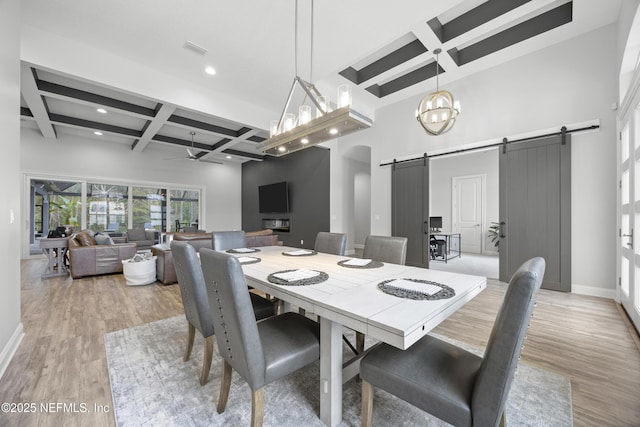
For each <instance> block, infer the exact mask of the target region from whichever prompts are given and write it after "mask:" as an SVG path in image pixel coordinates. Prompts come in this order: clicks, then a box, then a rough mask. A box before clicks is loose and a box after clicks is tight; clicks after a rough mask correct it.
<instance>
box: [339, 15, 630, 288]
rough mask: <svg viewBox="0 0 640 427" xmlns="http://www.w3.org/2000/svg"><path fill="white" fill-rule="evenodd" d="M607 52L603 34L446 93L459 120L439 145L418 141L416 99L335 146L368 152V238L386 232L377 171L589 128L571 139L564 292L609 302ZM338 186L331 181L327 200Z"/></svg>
mask: <svg viewBox="0 0 640 427" xmlns="http://www.w3.org/2000/svg"><path fill="white" fill-rule="evenodd" d="M616 42H617V27H616V26H615V25H609V26H606V27H603V28H601V29H598V30H595V31H592V32H590V33H587V34H585V35H583V36H581V37H578V38H575V39H572V40H569V41H566V42H562V43H559V44H556V45H553V46H549V47H548V48H546V49H544V50H541V51H538V52H535V53H532V54H530V55H527V56H526V57H523V58H518V59H516V60H513V61H510V62H508V63H505V64H502V65H500V66H498V67H495V68H493V69H489V70H486V71H483V72H481V73H478V74H476V75H473V76H470V77H467V78H465V79H463V80H459V81H456V82H453V83H451V84H448V85H447V87H445V88H444V89H447V90H449V91H451V92H452V93H453V94H454V96H455V97H456V99H458V100H460V102H461V103H462V114H461V116H460V118H459V120H458V122H457V123H456V125H455V126H454V128H453V129H452V130H451V131H450V132H449V133H447V134H445V135H441V136H439V137H429V136H427V135H426V134H425V133H424V131H422V129H421V127H420V126H419V124H418V123H416V120H415V109H416V106H417V105H418V102H419V100H420V99H419V97H416V98H414V99H409V100H406V101H402V102H399V103H397V104H394V105H392V106H389V107H387V108H384V109H381V110H378V111H377V112H376V122H375V123H374V125H373V127H372V128H370V129H368V130H365V131H362V132H359V133H355V134H352V135H348V136H346V137H343V138H341V140H340V141H338V142H337V143H335V144H336V145H337V146H340V145H343V144H344V145H357V144H360V145H369V146H371V148H372V150H371V163H372V170H371V188H372V197H371V199H372V200H371V209H372V222H371V228H372V233H374V234H390V232H391V169H390V167H378V166H376V165H378V164H380V163H381V162H383V161H388V160H391V159H393V158H403V157H411V156H416V155H421V154H422V153H424V152H427V153H433V152H435V151H437V150H442V149H451V148H454V147H459V146H461V145H465V144H471V143H475V142H479V141H491V142H499V141H500V140H501V139H502V137H505V136H506V137H510V136H512V135H519V134H523V133H528V132H534V131H537V130H541V129H549V128H556V129H558V130H559V128H560V127H561V126H562V125H565V124H573V123H579V122H584V121H588V120H593V119H599V120H600V126H601V127H600V130H599V131H598V132H594V133H590V134H583V135H574V136H573V145H572V252H573V253H572V278H573V284H574V290H579V291H581V292H587V293H593V294H598V295H605V296H609V297H613V296H614V295H615V282H616V279H615V250H614V248H615V245H616V232H615V223H616V213H615V194H616V159H615V144H616V138H615V135H616V123H615V111H613V110H612V109H611V104H612V103H613V102H614V101H616V99H617V93H618V92H617V88H618V85H617V80H618V76H617V72H616V69H615V68H616V67H615V64H616ZM333 160H334V158H333V157H332V161H333ZM337 160H338V161H339V159H337ZM333 168H334V166H333V165H332V171H333ZM340 185H342V184H341V183H340V182H338V181H336V182H334V181H332V193H333V191H334V190H336V191H340V190H339V188H336V186H337V187H339V186H340ZM333 201H334V199H333V197H332V202H333ZM334 221H335V222H336V223H339V222H341V221H342V218H340V217H336V218H335V220H334ZM347 231H348V230H347ZM602 248H611V249H610V250H607V249H605V250H602Z"/></svg>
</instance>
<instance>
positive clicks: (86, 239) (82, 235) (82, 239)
mask: <svg viewBox="0 0 640 427" xmlns="http://www.w3.org/2000/svg"><path fill="white" fill-rule="evenodd" d="M76 240H77V241H78V243H80V246H94V245H95V244H96V240H95V239H94V238H93V236H91V235H90V234H89V233H86V232H84V231H81V232H79V233H78V234H76Z"/></svg>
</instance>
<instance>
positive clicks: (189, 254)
mask: <svg viewBox="0 0 640 427" xmlns="http://www.w3.org/2000/svg"><path fill="white" fill-rule="evenodd" d="M171 253H172V255H173V262H174V265H175V269H176V276H177V278H178V284H179V286H180V297H181V298H182V305H183V306H184V315H185V317H186V319H187V323H188V332H187V348H186V349H185V352H184V357H183V360H184V361H185V362H186V361H187V360H189V357H190V356H191V350H192V349H193V341H194V339H195V333H196V329H197V330H198V331H199V332H200V333H201V334H202V336H203V337H204V339H205V349H204V361H203V363H202V371H201V372H200V385H204V384H205V383H206V382H207V379H208V378H209V370H210V369H211V360H212V358H213V347H214V346H213V334H214V330H213V318H212V315H211V308H210V306H209V298H208V296H207V289H206V286H205V284H204V276H203V275H202V268H201V267H200V260H199V259H198V255H197V252H196V249H195V248H194V247H193V246H192V245H190V244H188V243H187V242H181V241H176V240H173V241H172V242H171ZM251 304H252V306H253V313H254V315H255V318H257V319H264V318H265V317H269V316H273V315H274V314H275V309H274V305H273V303H272V302H271V301H269V300H267V299H265V298H262V297H260V296H259V295H255V294H251Z"/></svg>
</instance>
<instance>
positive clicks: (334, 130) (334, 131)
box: [329, 128, 338, 135]
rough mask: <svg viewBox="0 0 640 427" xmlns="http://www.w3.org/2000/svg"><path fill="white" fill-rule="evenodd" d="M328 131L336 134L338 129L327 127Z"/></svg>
mask: <svg viewBox="0 0 640 427" xmlns="http://www.w3.org/2000/svg"><path fill="white" fill-rule="evenodd" d="M329 133H330V134H331V135H337V134H338V129H336V128H331V129H329Z"/></svg>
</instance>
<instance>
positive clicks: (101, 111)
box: [96, 108, 107, 114]
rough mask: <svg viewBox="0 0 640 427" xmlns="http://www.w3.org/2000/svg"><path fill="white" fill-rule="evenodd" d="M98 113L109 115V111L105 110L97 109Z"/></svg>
mask: <svg viewBox="0 0 640 427" xmlns="http://www.w3.org/2000/svg"><path fill="white" fill-rule="evenodd" d="M96 111H97V112H98V113H102V114H107V110H105V109H104V108H98V109H96Z"/></svg>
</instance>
